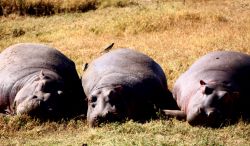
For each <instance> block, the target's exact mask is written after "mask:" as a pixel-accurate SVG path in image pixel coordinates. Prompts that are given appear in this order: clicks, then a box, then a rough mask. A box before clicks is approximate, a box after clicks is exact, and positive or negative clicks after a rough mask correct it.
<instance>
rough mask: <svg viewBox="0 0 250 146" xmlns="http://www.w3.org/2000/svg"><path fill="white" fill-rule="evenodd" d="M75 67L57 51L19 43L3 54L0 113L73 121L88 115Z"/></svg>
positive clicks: (0, 80)
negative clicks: (80, 116)
mask: <svg viewBox="0 0 250 146" xmlns="http://www.w3.org/2000/svg"><path fill="white" fill-rule="evenodd" d="M85 98H86V97H85V94H84V92H83V89H82V85H81V80H80V78H79V76H78V74H77V72H76V69H75V64H74V62H73V61H71V60H70V59H69V58H67V57H66V56H65V55H63V54H62V53H61V52H59V51H58V50H56V49H54V48H51V47H49V46H46V45H42V44H33V43H20V44H15V45H12V46H10V47H8V48H7V49H5V50H4V51H3V52H1V54H0V112H1V113H4V114H11V115H15V114H17V115H24V114H25V115H30V116H32V117H38V118H41V119H42V118H46V119H47V118H49V119H57V118H70V117H73V116H77V115H80V114H84V112H87V104H86V103H87V102H85Z"/></svg>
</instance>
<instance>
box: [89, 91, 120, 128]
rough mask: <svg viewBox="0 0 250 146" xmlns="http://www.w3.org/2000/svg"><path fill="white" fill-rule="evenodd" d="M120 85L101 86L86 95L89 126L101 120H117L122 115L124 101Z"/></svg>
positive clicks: (95, 124)
mask: <svg viewBox="0 0 250 146" xmlns="http://www.w3.org/2000/svg"><path fill="white" fill-rule="evenodd" d="M122 88H123V87H121V86H116V87H103V88H99V89H96V90H94V91H93V92H92V93H91V94H90V96H88V97H87V98H88V113H87V120H88V123H89V125H90V126H91V127H95V126H98V125H99V124H100V123H103V122H107V121H109V122H111V121H119V120H121V119H122V117H124V115H123V114H124V104H125V103H124V101H123V97H122V96H121V92H122Z"/></svg>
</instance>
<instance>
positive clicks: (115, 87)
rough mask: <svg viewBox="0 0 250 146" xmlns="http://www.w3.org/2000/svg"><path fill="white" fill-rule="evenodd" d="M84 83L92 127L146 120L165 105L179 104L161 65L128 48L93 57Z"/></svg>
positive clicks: (89, 120) (84, 76)
mask: <svg viewBox="0 0 250 146" xmlns="http://www.w3.org/2000/svg"><path fill="white" fill-rule="evenodd" d="M85 68H86V66H85ZM82 86H83V89H84V92H85V94H86V96H87V101H88V111H87V121H88V123H89V125H90V126H91V127H95V126H99V125H100V124H101V123H104V122H114V121H124V120H134V121H138V122H143V121H146V120H147V119H150V118H155V117H156V116H155V115H156V113H157V111H158V110H159V109H161V108H167V109H175V107H177V104H176V102H175V101H174V99H173V97H172V94H171V92H170V91H169V90H168V86H167V80H166V76H165V74H164V72H163V70H162V68H161V67H160V65H159V64H157V63H156V62H155V61H154V60H153V59H152V58H150V57H148V56H147V55H145V54H142V53H140V52H137V51H135V50H132V49H128V48H120V49H116V50H114V51H111V52H108V53H106V54H103V55H102V56H100V57H99V58H97V59H95V60H93V61H92V62H91V63H90V64H89V65H88V67H87V68H86V70H85V71H84V73H83V76H82Z"/></svg>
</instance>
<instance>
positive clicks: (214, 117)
mask: <svg viewBox="0 0 250 146" xmlns="http://www.w3.org/2000/svg"><path fill="white" fill-rule="evenodd" d="M187 121H188V123H189V124H190V125H192V126H205V127H214V128H216V127H221V126H223V125H224V123H225V116H224V115H223V114H221V113H220V112H213V113H211V114H209V115H207V114H206V113H204V112H201V113H199V114H196V115H193V116H190V115H188V116H187Z"/></svg>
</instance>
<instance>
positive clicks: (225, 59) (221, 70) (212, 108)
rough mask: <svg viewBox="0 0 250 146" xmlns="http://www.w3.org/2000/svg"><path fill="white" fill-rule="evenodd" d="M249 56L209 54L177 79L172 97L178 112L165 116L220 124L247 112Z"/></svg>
mask: <svg viewBox="0 0 250 146" xmlns="http://www.w3.org/2000/svg"><path fill="white" fill-rule="evenodd" d="M249 83H250V56H249V55H247V54H243V53H239V52H231V51H217V52H212V53H208V54H207V55H205V56H203V57H201V58H200V59H199V60H197V61H196V62H195V63H194V64H193V65H192V66H191V67H190V68H189V69H188V70H187V71H186V72H185V73H183V74H182V75H181V76H180V77H179V78H178V79H177V81H176V83H175V85H174V88H173V96H174V98H175V100H176V101H177V104H178V106H179V108H180V109H181V110H180V111H177V110H176V111H175V110H173V111H171V110H165V113H166V114H167V115H173V116H176V117H179V118H185V119H186V120H187V121H188V123H190V124H191V125H202V126H220V125H221V124H223V123H224V124H225V121H231V122H233V121H235V120H236V119H238V118H239V117H243V119H245V118H244V117H246V118H248V117H249V114H250V102H249V101H250V86H249Z"/></svg>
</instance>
